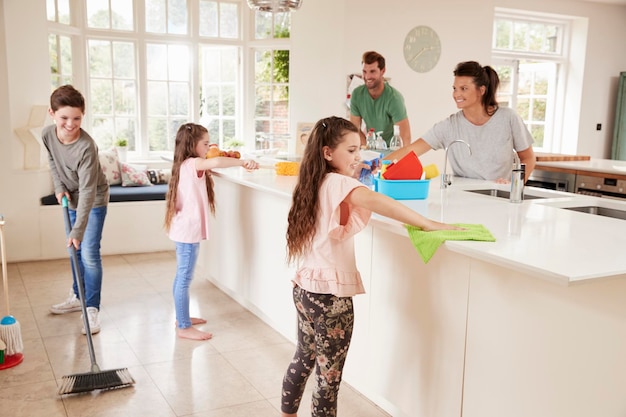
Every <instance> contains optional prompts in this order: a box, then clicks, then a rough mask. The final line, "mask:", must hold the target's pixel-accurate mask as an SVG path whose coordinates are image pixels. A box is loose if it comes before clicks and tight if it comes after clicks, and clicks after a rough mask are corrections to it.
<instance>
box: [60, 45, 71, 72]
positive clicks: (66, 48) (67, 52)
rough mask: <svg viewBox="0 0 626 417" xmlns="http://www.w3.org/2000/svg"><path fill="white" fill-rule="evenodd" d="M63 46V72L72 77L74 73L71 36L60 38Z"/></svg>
mask: <svg viewBox="0 0 626 417" xmlns="http://www.w3.org/2000/svg"><path fill="white" fill-rule="evenodd" d="M59 42H60V44H61V72H62V73H63V74H64V75H67V76H71V75H72V74H73V71H72V39H71V38H70V37H69V36H59Z"/></svg>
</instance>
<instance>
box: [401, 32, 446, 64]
mask: <svg viewBox="0 0 626 417" xmlns="http://www.w3.org/2000/svg"><path fill="white" fill-rule="evenodd" d="M440 56H441V41H440V40H439V35H437V32H435V31H434V30H432V29H431V28H429V27H428V26H416V27H414V28H413V29H411V30H410V31H409V33H407V35H406V38H404V60H405V61H406V63H407V64H408V66H409V67H411V69H412V70H413V71H417V72H428V71H430V70H431V69H433V68H434V67H435V65H437V62H439V57H440Z"/></svg>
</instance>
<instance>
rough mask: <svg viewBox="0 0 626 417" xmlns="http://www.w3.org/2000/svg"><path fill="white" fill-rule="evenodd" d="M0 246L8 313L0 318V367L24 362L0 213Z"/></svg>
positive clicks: (9, 366)
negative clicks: (11, 300) (11, 305)
mask: <svg viewBox="0 0 626 417" xmlns="http://www.w3.org/2000/svg"><path fill="white" fill-rule="evenodd" d="M0 247H1V249H0V250H1V252H2V285H3V288H4V300H5V306H6V309H7V315H6V316H4V317H3V318H2V320H0V339H1V340H2V341H3V342H4V345H5V349H4V357H3V358H2V360H1V361H0V369H6V368H11V367H13V366H15V365H19V364H20V363H22V360H23V359H24V355H22V351H23V350H24V346H23V344H22V334H21V330H20V323H18V321H17V320H15V317H13V316H12V315H11V314H10V313H9V311H10V310H9V280H8V275H7V260H6V258H7V252H6V246H5V241H4V217H3V216H2V215H0Z"/></svg>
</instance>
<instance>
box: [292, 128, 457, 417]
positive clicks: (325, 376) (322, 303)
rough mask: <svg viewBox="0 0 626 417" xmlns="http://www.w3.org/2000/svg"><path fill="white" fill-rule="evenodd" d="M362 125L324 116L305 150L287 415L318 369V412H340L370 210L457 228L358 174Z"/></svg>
mask: <svg viewBox="0 0 626 417" xmlns="http://www.w3.org/2000/svg"><path fill="white" fill-rule="evenodd" d="M360 145H361V139H360V137H359V131H358V129H357V128H356V127H355V126H354V125H353V124H352V123H351V122H350V121H348V120H345V119H342V118H339V117H329V118H326V119H322V120H320V121H319V122H317V124H316V125H315V127H314V128H313V130H312V132H311V136H310V137H309V141H308V143H307V145H306V149H305V151H304V156H303V158H302V163H301V166H300V174H299V177H298V182H297V184H296V188H295V190H294V193H293V201H292V205H291V210H290V211H289V217H288V227H287V260H288V262H294V261H298V262H299V263H298V265H299V269H298V271H297V272H296V276H295V277H294V279H293V282H294V288H293V300H294V303H295V306H296V310H297V312H298V344H297V347H296V353H295V355H294V357H293V359H292V361H291V364H290V365H289V368H288V369H287V372H286V373H285V376H284V378H283V389H282V399H281V411H282V416H283V417H289V416H296V415H297V411H298V408H299V406H300V401H301V399H302V394H303V392H304V387H305V384H306V381H307V379H308V377H309V375H310V374H311V372H312V370H313V367H314V366H315V370H316V372H315V387H314V389H313V401H312V404H311V415H312V417H321V416H325V417H330V416H336V415H337V394H338V392H339V384H340V382H341V373H342V370H343V365H344V362H345V360H346V356H347V354H348V347H349V345H350V338H351V336H352V328H353V324H354V311H353V307H352V296H353V295H356V294H362V293H364V292H365V291H364V289H363V283H362V282H361V275H360V274H359V271H358V270H357V269H356V260H355V255H354V235H355V234H356V233H358V232H360V231H361V230H362V229H363V228H365V226H366V225H367V223H368V221H369V219H370V215H371V212H376V213H379V214H381V215H383V216H386V217H390V218H392V219H396V220H398V221H400V222H403V223H407V224H410V225H414V226H417V227H420V228H421V229H423V230H425V231H431V230H440V229H459V228H458V227H455V226H452V225H448V224H445V223H439V222H436V221H433V220H430V219H427V218H425V217H423V216H421V215H420V214H419V213H417V212H415V211H413V210H411V209H410V208H408V207H407V206H405V205H404V204H402V203H399V202H397V201H395V200H393V199H392V198H389V197H387V196H385V195H383V194H379V193H377V192H374V191H372V190H370V189H369V188H367V187H366V186H365V185H364V184H362V183H360V182H359V181H358V180H356V179H355V178H354V170H355V169H356V168H357V167H359V168H360V164H359V161H360V157H359V149H360Z"/></svg>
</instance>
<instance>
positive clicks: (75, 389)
mask: <svg viewBox="0 0 626 417" xmlns="http://www.w3.org/2000/svg"><path fill="white" fill-rule="evenodd" d="M134 383H135V380H134V379H133V377H132V376H131V375H130V372H128V369H127V368H122V369H112V370H109V371H100V372H86V373H83V374H74V375H68V376H64V377H63V378H62V381H61V386H60V387H59V395H63V394H78V393H81V392H88V391H94V390H106V389H115V388H124V387H128V386H130V385H133V384H134Z"/></svg>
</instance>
